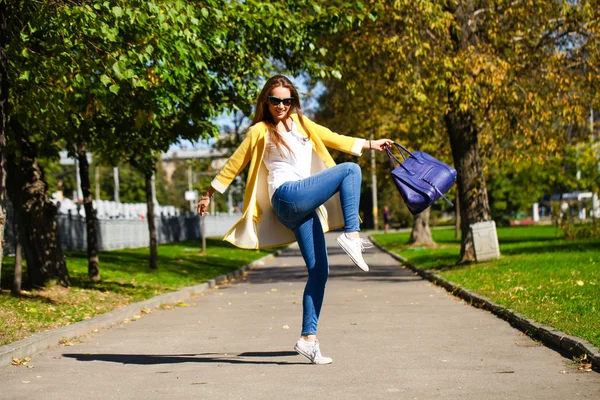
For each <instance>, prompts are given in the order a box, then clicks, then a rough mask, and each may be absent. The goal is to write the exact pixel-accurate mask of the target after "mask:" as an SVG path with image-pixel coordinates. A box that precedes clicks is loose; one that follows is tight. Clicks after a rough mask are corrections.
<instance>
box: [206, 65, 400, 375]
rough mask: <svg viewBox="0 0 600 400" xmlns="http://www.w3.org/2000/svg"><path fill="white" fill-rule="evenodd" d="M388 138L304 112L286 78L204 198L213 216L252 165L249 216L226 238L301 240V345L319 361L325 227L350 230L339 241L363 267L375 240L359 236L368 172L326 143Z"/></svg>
mask: <svg viewBox="0 0 600 400" xmlns="http://www.w3.org/2000/svg"><path fill="white" fill-rule="evenodd" d="M391 143H392V141H391V140H389V139H379V140H365V139H359V138H354V137H350V136H343V135H339V134H337V133H334V132H332V131H330V130H329V129H327V128H325V127H323V126H320V125H318V124H316V123H314V122H313V121H311V120H310V119H308V118H307V117H305V116H304V115H303V114H302V110H301V107H300V98H299V96H298V91H297V89H296V88H295V87H294V85H293V84H292V82H291V81H290V80H289V79H288V78H287V77H285V76H283V75H276V76H273V77H271V78H270V79H269V80H267V82H266V83H265V85H264V87H263V89H262V91H261V93H260V95H259V96H258V100H257V102H256V109H255V114H254V119H253V121H252V126H251V127H250V128H249V129H248V132H247V134H246V137H245V138H244V140H243V142H242V143H241V144H240V146H239V147H238V149H237V150H236V151H235V152H234V153H233V155H232V156H231V157H230V158H229V160H228V161H227V162H226V163H225V165H224V166H223V168H222V169H221V171H220V172H219V173H218V174H217V176H216V177H215V179H214V180H213V181H212V182H211V186H210V187H209V188H208V190H207V191H206V193H205V194H204V196H202V197H201V198H200V200H199V202H198V213H199V214H200V215H201V216H204V215H205V214H207V210H208V206H209V204H210V201H211V198H212V196H213V194H214V192H216V191H218V192H220V193H223V192H224V191H225V190H226V189H227V187H228V186H229V184H231V182H232V181H233V179H234V178H235V177H236V176H237V175H238V174H239V173H240V172H241V171H242V170H243V169H244V168H245V167H246V165H248V164H250V170H249V173H248V181H247V184H246V191H245V195H244V207H243V210H242V218H241V219H240V220H239V221H238V222H237V223H236V224H235V225H234V226H233V228H231V229H230V230H229V232H227V233H226V234H225V238H224V240H227V241H229V242H231V243H233V244H234V245H236V246H238V247H242V248H249V249H258V248H264V247H272V246H279V245H282V244H286V243H291V242H293V241H297V242H298V245H299V247H300V251H301V253H302V257H303V258H304V261H305V263H306V268H307V270H308V280H307V282H306V287H305V290H304V296H303V301H302V309H303V314H302V331H301V333H300V338H299V339H298V340H297V342H296V345H295V347H294V349H295V350H296V351H297V352H298V353H299V354H301V355H303V356H304V357H306V358H307V359H308V360H309V361H311V362H312V363H314V364H329V363H331V362H332V359H331V358H329V357H325V356H323V355H322V354H321V351H320V346H319V341H318V340H317V324H318V321H319V316H320V313H321V306H322V304H323V297H324V294H325V284H326V282H327V277H328V274H329V261H328V256H327V245H326V243H325V235H324V232H326V231H329V230H333V229H337V228H342V227H343V228H344V232H343V233H342V234H341V235H340V236H339V237H338V238H337V242H338V243H339V245H340V246H341V247H342V249H344V251H345V252H346V253H347V254H348V255H349V256H350V258H351V259H352V261H353V262H354V263H355V264H356V265H357V266H358V267H359V268H360V269H362V270H363V271H368V270H369V266H368V265H367V263H366V262H365V261H364V259H363V257H362V251H363V250H364V248H365V245H366V244H367V243H368V242H367V241H366V240H364V239H361V238H360V235H359V231H360V225H359V218H358V206H359V199H360V186H361V182H362V175H361V169H360V167H359V166H358V165H357V164H355V163H343V164H340V165H336V164H335V162H334V161H333V158H332V157H331V155H330V154H329V151H328V150H327V147H329V148H332V149H335V150H339V151H343V152H346V153H350V154H354V155H357V156H359V155H361V154H362V151H363V150H369V149H375V150H379V151H385V148H386V147H387V146H390V145H391Z"/></svg>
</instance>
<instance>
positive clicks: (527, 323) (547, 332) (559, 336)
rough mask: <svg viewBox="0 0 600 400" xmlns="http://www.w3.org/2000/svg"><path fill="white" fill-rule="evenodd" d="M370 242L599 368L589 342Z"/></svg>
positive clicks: (599, 358) (473, 302) (530, 333)
mask: <svg viewBox="0 0 600 400" xmlns="http://www.w3.org/2000/svg"><path fill="white" fill-rule="evenodd" d="M369 240H371V242H372V243H373V244H374V245H375V246H377V248H379V249H380V250H381V251H383V252H384V253H387V254H389V255H390V256H392V257H393V258H394V259H396V260H398V261H400V262H401V263H402V264H403V265H404V266H406V267H407V268H409V269H411V270H412V271H414V272H416V273H417V274H418V275H419V276H421V277H422V278H424V279H427V280H428V281H430V282H432V283H434V284H436V285H437V286H440V287H443V288H444V289H446V290H447V291H448V292H449V293H451V294H452V295H454V296H456V297H459V298H461V299H463V300H465V301H466V302H468V303H469V304H470V305H472V306H474V307H477V308H482V309H484V310H487V311H490V312H491V313H492V314H494V315H496V316H498V317H500V318H502V319H503V320H505V321H507V322H508V323H510V324H511V325H512V326H514V327H515V328H517V329H519V330H520V331H522V332H524V333H526V334H527V335H528V336H530V337H532V338H534V339H536V340H539V341H540V342H542V343H544V345H546V346H547V347H550V348H552V349H554V350H557V351H559V352H560V353H563V354H566V355H568V356H569V357H571V358H573V357H582V356H583V355H587V358H588V360H590V362H591V363H592V367H593V368H594V369H595V370H599V369H600V349H598V348H597V347H595V346H594V345H592V344H591V343H589V342H588V341H586V340H584V339H581V338H579V337H575V336H570V335H567V334H566V333H564V332H561V331H559V330H557V329H554V328H552V327H551V326H547V325H542V324H540V323H538V322H535V321H534V320H532V319H529V318H527V317H526V316H524V315H523V314H521V313H518V312H516V311H514V310H513V309H511V308H506V307H504V306H501V305H499V304H496V303H494V302H493V301H492V300H490V299H488V298H487V297H485V296H481V295H479V294H477V293H475V292H471V291H470V290H467V289H465V288H463V287H461V286H460V285H458V284H457V283H454V282H451V281H448V280H446V279H444V278H442V277H441V276H440V275H438V274H436V273H435V272H434V271H432V270H426V269H422V268H419V267H417V266H416V265H413V264H411V263H410V262H409V261H408V260H407V259H406V258H404V257H402V256H401V255H399V254H396V253H394V252H393V251H390V250H388V249H386V248H384V247H383V246H381V245H380V244H379V243H377V242H376V241H375V240H374V239H373V237H372V236H371V235H369Z"/></svg>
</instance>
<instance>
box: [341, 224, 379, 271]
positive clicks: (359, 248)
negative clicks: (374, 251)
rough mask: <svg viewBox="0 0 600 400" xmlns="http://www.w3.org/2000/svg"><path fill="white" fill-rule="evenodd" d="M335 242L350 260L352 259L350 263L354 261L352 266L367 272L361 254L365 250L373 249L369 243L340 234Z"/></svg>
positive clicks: (367, 267) (366, 266)
mask: <svg viewBox="0 0 600 400" xmlns="http://www.w3.org/2000/svg"><path fill="white" fill-rule="evenodd" d="M337 242H338V243H339V244H340V246H341V247H342V249H344V251H345V252H346V253H348V255H349V256H350V258H351V259H352V261H354V264H356V265H357V266H358V268H360V269H362V270H363V271H368V270H369V266H368V265H367V263H366V262H365V260H364V259H363V256H362V252H363V251H364V250H365V249H370V248H371V247H373V245H372V244H371V242H369V241H368V240H366V239H361V238H351V237H348V236H347V235H346V234H345V233H342V234H341V235H340V236H339V237H338V238H337Z"/></svg>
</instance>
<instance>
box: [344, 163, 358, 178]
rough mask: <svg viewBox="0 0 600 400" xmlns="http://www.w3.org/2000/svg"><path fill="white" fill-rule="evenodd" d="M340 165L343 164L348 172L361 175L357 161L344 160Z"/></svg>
mask: <svg viewBox="0 0 600 400" xmlns="http://www.w3.org/2000/svg"><path fill="white" fill-rule="evenodd" d="M340 165H343V166H344V167H345V168H346V170H347V171H348V174H356V175H358V176H361V175H362V171H361V169H360V167H359V165H358V164H357V163H353V162H345V163H342V164H340Z"/></svg>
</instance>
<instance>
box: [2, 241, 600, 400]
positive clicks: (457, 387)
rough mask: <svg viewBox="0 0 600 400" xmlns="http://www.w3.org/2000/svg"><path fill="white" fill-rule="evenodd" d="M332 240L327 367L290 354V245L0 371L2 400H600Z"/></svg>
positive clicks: (521, 339) (296, 319)
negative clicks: (359, 263)
mask: <svg viewBox="0 0 600 400" xmlns="http://www.w3.org/2000/svg"><path fill="white" fill-rule="evenodd" d="M327 239H328V243H329V246H330V256H331V257H330V262H331V277H330V280H329V282H328V286H327V293H326V297H325V304H324V308H323V312H322V318H321V325H320V329H319V337H320V341H321V346H322V350H323V353H324V354H325V355H327V356H330V357H333V359H334V363H333V364H331V365H325V366H317V365H311V364H307V362H306V361H305V359H304V358H303V357H301V356H298V355H296V353H294V352H293V351H292V348H293V345H294V343H295V341H296V339H297V336H298V334H299V329H300V322H301V321H300V318H301V308H302V306H301V301H302V290H303V286H304V280H305V270H304V267H303V264H302V259H301V257H300V254H299V252H298V251H297V250H294V249H290V250H289V251H287V252H286V253H284V254H283V255H282V256H280V257H278V258H277V259H275V260H274V261H271V262H269V263H267V264H266V265H264V266H263V267H261V268H259V269H257V270H254V271H253V272H251V273H250V274H249V275H248V276H247V278H246V280H245V281H241V282H232V283H231V284H229V285H225V286H221V287H220V288H218V289H214V290H210V291H209V292H206V294H205V295H203V296H197V297H195V298H193V299H189V301H187V303H189V304H190V306H189V307H177V308H176V309H173V310H161V311H154V312H153V313H151V314H148V315H145V316H143V317H142V318H141V319H139V320H137V321H135V322H129V323H127V324H123V325H121V326H116V327H113V328H111V329H108V330H103V331H100V332H99V333H97V334H92V335H90V336H88V337H87V338H86V339H85V340H84V342H83V343H77V344H75V345H73V346H68V347H67V346H60V347H57V348H54V349H50V350H47V351H45V352H44V353H42V354H38V355H37V356H35V357H33V359H32V360H31V362H30V366H32V367H33V368H27V367H22V366H21V367H3V368H0V399H2V400H4V399H28V400H31V399H44V400H51V399H61V400H64V399H213V398H214V399H461V400H463V399H560V400H563V399H576V398H585V399H600V374H598V373H596V372H592V373H589V372H588V373H584V372H579V371H577V370H576V369H574V368H572V367H570V366H569V363H568V361H567V360H566V359H565V358H563V357H562V356H560V355H559V354H558V353H556V352H554V351H552V350H549V349H547V348H545V347H543V346H541V345H538V344H537V343H536V342H534V341H532V340H531V339H529V338H528V337H527V336H524V335H523V334H522V333H520V332H519V331H517V330H515V329H513V328H511V327H510V326H509V325H508V324H507V323H506V322H504V321H502V320H500V319H498V318H496V317H494V316H493V315H491V314H490V313H488V312H485V311H482V310H479V309H475V308H472V307H470V306H468V305H466V304H464V303H463V302H461V301H458V300H456V299H455V298H453V297H452V296H450V295H449V294H447V293H446V292H445V291H443V290H441V289H439V288H436V287H435V286H432V285H431V284H430V283H429V282H427V281H423V280H422V279H420V278H419V277H417V276H415V275H414V274H413V273H412V272H409V271H408V270H405V269H402V268H400V267H399V266H398V264H397V262H396V261H394V260H393V259H392V258H391V257H389V256H388V255H386V254H383V253H381V252H379V251H377V250H375V249H373V250H371V251H370V252H369V253H367V254H366V257H365V259H366V260H367V262H368V263H369V264H370V265H371V272H369V273H363V272H361V271H360V270H358V268H356V267H354V266H353V265H352V266H350V265H349V260H348V258H347V256H346V255H345V254H343V253H342V252H341V250H340V249H338V247H337V246H336V245H335V240H334V239H335V236H334V235H333V234H332V235H328V236H327ZM194 304H195V305H194Z"/></svg>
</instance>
